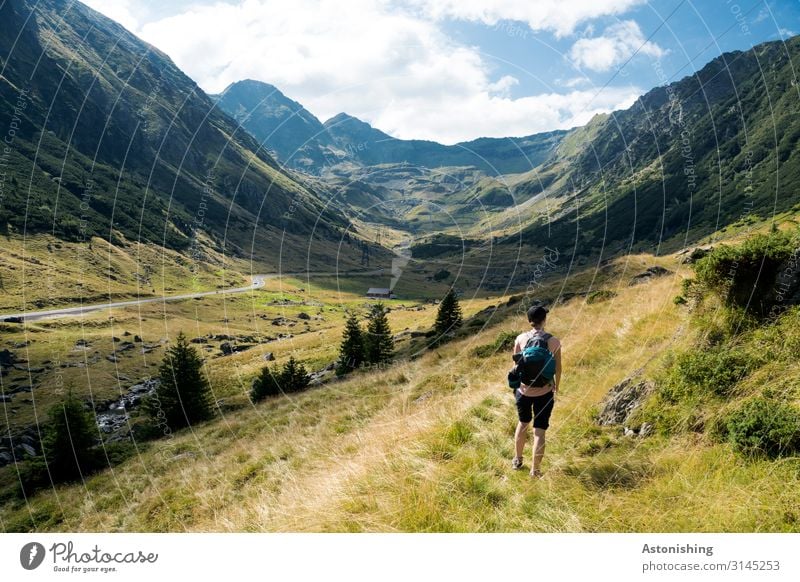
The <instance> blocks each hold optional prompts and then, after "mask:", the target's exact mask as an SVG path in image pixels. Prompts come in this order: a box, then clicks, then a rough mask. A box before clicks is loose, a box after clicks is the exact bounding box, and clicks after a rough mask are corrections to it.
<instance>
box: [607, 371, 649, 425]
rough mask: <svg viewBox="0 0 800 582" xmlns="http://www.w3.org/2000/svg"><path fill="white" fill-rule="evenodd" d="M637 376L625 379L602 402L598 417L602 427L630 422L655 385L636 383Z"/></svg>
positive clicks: (647, 382)
mask: <svg viewBox="0 0 800 582" xmlns="http://www.w3.org/2000/svg"><path fill="white" fill-rule="evenodd" d="M634 379H635V376H631V377H628V378H625V379H624V380H623V381H622V382H620V383H619V384H617V385H616V386H614V387H613V388H612V389H611V390H609V392H608V394H607V395H606V397H605V398H604V399H603V402H602V405H601V406H602V409H601V411H600V414H599V415H598V416H597V423H598V424H600V425H613V424H621V425H624V423H625V422H626V421H627V420H628V418H629V417H630V415H631V412H633V411H634V410H635V409H636V408H638V407H639V406H640V405H641V404H642V403H643V402H644V400H645V399H646V398H647V396H648V395H649V394H650V392H652V390H653V388H654V387H655V385H654V384H653V383H652V382H649V381H647V380H640V381H639V382H634Z"/></svg>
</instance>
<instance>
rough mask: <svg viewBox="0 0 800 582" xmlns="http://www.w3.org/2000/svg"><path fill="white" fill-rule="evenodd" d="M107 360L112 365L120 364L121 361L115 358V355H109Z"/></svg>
mask: <svg viewBox="0 0 800 582" xmlns="http://www.w3.org/2000/svg"><path fill="white" fill-rule="evenodd" d="M106 360H108V361H109V362H111V363H112V364H116V363H117V362H119V360H118V359H117V356H115V355H114V354H108V355H107V356H106Z"/></svg>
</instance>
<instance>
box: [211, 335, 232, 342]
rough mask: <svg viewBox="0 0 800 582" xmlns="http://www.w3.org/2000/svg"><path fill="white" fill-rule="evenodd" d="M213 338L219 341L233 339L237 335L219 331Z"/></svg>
mask: <svg viewBox="0 0 800 582" xmlns="http://www.w3.org/2000/svg"><path fill="white" fill-rule="evenodd" d="M212 339H215V340H217V341H218V342H220V341H232V340H235V339H236V337H235V336H232V335H226V334H224V333H219V334H217V335H215V336H214V337H213V338H212Z"/></svg>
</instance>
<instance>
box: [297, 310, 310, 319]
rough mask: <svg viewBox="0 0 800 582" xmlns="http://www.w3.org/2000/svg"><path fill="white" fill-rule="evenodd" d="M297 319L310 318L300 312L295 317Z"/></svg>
mask: <svg viewBox="0 0 800 582" xmlns="http://www.w3.org/2000/svg"><path fill="white" fill-rule="evenodd" d="M297 319H311V316H310V315H309V314H308V313H305V312H301V313H299V314H298V315H297Z"/></svg>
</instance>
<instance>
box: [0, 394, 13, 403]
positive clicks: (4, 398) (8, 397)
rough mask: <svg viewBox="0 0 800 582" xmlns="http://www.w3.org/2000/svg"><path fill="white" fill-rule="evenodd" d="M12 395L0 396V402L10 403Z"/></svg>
mask: <svg viewBox="0 0 800 582" xmlns="http://www.w3.org/2000/svg"><path fill="white" fill-rule="evenodd" d="M12 396H13V395H12V394H0V402H11V398H12Z"/></svg>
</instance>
